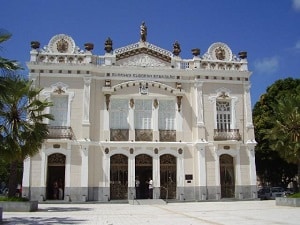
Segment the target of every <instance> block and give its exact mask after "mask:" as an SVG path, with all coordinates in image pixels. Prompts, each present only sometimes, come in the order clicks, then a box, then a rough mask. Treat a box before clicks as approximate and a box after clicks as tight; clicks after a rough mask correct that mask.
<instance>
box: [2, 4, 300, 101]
mask: <svg viewBox="0 0 300 225" xmlns="http://www.w3.org/2000/svg"><path fill="white" fill-rule="evenodd" d="M0 6H1V20H0V29H4V30H6V31H8V32H9V33H11V34H12V38H11V39H10V40H9V41H7V42H5V43H2V44H1V49H0V55H1V56H2V57H5V58H9V59H14V60H17V61H19V62H20V64H21V65H22V66H23V67H24V68H25V70H24V71H23V72H22V73H23V74H24V75H28V70H27V69H26V62H28V61H29V59H30V50H31V48H30V42H31V41H39V42H40V43H41V46H45V45H47V44H48V42H49V40H50V39H51V38H52V37H53V36H54V35H56V34H67V35H69V36H71V37H72V38H73V39H74V41H75V43H76V45H77V46H78V47H79V48H81V49H84V43H87V42H92V43H94V45H95V47H94V50H93V54H96V55H103V54H104V53H105V51H104V42H105V40H106V39H107V37H110V38H111V39H112V40H113V48H114V49H116V48H119V47H123V46H126V45H129V44H133V43H136V42H138V41H139V39H140V35H139V29H140V28H139V27H140V25H141V23H142V22H143V21H145V23H146V25H147V27H148V35H147V41H148V42H150V43H152V44H154V45H156V46H159V47H161V48H164V49H167V50H169V51H172V48H173V43H174V42H175V41H178V42H179V43H180V46H181V54H180V56H181V57H182V58H183V59H190V58H192V54H191V49H192V48H200V49H201V54H200V56H201V55H203V54H204V53H205V52H207V50H208V48H209V46H210V45H211V44H213V43H215V42H223V43H225V44H227V45H228V46H229V47H230V48H231V50H232V52H233V54H235V55H238V52H240V51H247V52H248V66H249V70H250V71H251V72H252V75H251V78H250V81H251V96H252V99H251V101H252V106H253V105H254V104H255V103H256V102H257V101H258V100H259V97H260V96H261V95H262V94H264V93H265V92H266V89H267V87H268V86H270V85H272V84H273V83H274V82H275V81H276V80H279V79H284V78H287V77H293V78H300V0H110V1H108V0H106V1H104V0H51V1H50V0H0Z"/></svg>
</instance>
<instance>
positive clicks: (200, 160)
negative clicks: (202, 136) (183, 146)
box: [196, 143, 207, 200]
mask: <svg viewBox="0 0 300 225" xmlns="http://www.w3.org/2000/svg"><path fill="white" fill-rule="evenodd" d="M196 149H197V164H198V171H197V173H196V174H198V181H199V188H200V190H199V199H200V200H206V199H207V190H206V187H207V182H206V176H207V173H206V160H205V143H197V144H196Z"/></svg>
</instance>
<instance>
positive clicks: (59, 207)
mask: <svg viewBox="0 0 300 225" xmlns="http://www.w3.org/2000/svg"><path fill="white" fill-rule="evenodd" d="M299 221H300V208H299V207H286V206H276V205H275V201H274V200H269V201H233V202H230V201H229V202H192V203H169V204H167V205H130V204H91V203H86V204H39V210H38V211H37V212H30V213H25V212H3V224H5V225H12V224H14V225H19V224H20V225H21V224H22V225H24V224H25V225H29V224H30V225H37V224H38V225H49V224H51V225H52V224H93V225H96V224H99V225H158V224H159V225H196V224H210V225H211V224H213V225H220V224H228V225H235V224H241V225H245V224H249V225H250V224H251V225H253V224H255V225H260V224H264V225H265V224H268V225H271V224H272V225H273V224H293V225H298V224H299Z"/></svg>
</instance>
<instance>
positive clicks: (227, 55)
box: [208, 42, 232, 61]
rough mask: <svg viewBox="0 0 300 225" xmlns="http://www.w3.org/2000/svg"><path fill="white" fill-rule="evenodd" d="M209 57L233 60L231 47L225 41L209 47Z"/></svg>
mask: <svg viewBox="0 0 300 225" xmlns="http://www.w3.org/2000/svg"><path fill="white" fill-rule="evenodd" d="M208 57H209V58H210V59H213V60H222V61H231V60H232V52H231V49H230V48H229V47H228V46H227V45H226V44H224V43H221V42H217V43H214V44H212V45H211V46H210V47H209V49H208Z"/></svg>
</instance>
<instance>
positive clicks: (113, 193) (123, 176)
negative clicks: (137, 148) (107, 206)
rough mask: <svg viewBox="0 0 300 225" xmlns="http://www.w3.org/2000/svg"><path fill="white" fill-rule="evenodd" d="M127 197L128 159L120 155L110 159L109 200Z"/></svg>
mask: <svg viewBox="0 0 300 225" xmlns="http://www.w3.org/2000/svg"><path fill="white" fill-rule="evenodd" d="M127 197H128V158H127V156H125V155H122V154H116V155H113V156H112V157H111V158H110V199H112V200H114V199H127Z"/></svg>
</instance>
